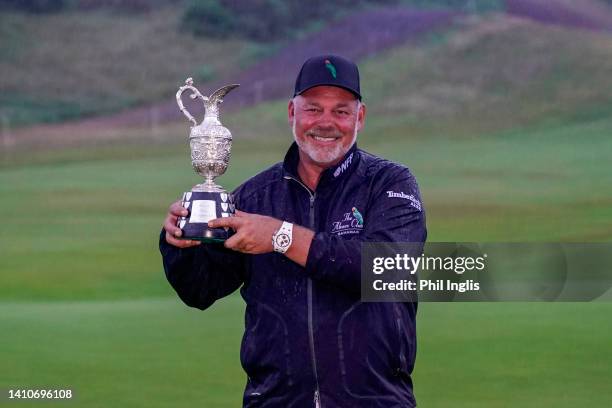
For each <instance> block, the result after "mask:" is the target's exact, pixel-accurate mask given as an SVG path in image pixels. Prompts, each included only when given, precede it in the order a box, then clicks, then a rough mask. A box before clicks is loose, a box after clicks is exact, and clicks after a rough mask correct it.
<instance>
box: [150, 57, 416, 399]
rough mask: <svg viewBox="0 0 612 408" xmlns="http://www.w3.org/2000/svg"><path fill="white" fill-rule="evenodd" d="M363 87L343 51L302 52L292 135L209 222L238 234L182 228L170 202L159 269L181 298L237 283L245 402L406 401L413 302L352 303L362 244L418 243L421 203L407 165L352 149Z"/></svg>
mask: <svg viewBox="0 0 612 408" xmlns="http://www.w3.org/2000/svg"><path fill="white" fill-rule="evenodd" d="M360 92H361V91H360V84H359V71H358V68H357V66H356V65H355V64H354V63H353V62H351V61H348V60H346V59H344V58H342V57H339V56H335V55H324V56H318V57H314V58H311V59H309V60H307V61H306V62H305V63H304V65H303V66H302V69H301V70H300V72H299V74H298V76H297V79H296V82H295V92H294V95H293V98H292V99H291V100H290V101H289V105H288V120H289V125H290V126H291V129H292V131H293V137H294V140H295V143H293V145H292V146H291V147H290V148H289V151H288V152H287V154H286V156H285V159H284V161H283V162H281V163H278V164H276V165H274V166H272V167H271V168H269V169H267V170H265V171H263V172H262V173H260V174H258V175H256V176H255V177H253V178H251V179H250V180H248V181H246V182H245V183H244V184H242V185H241V186H240V187H239V188H238V189H237V190H236V191H235V192H234V195H235V201H236V203H237V208H238V209H239V211H237V212H236V216H235V217H231V218H220V219H216V220H212V221H210V222H209V226H210V227H215V228H216V227H229V228H232V229H234V230H235V231H236V233H235V234H234V235H233V236H232V237H231V238H230V239H228V240H227V241H225V243H224V244H223V245H221V244H199V243H198V242H193V241H188V240H181V239H180V237H181V230H180V229H179V228H177V227H176V221H177V218H178V217H179V216H182V215H186V214H187V210H186V209H184V208H183V207H182V206H181V205H180V201H177V202H175V203H173V204H172V205H171V206H170V209H169V212H168V214H167V216H166V219H165V221H164V230H163V231H162V233H161V236H160V250H161V253H162V255H163V263H164V269H165V271H166V277H167V279H168V281H169V282H170V284H171V285H172V286H173V287H174V289H175V290H176V291H177V293H178V295H179V296H180V297H181V299H182V300H183V301H184V302H185V303H186V304H187V305H189V306H193V307H197V308H200V309H206V308H208V307H209V306H210V305H212V304H213V303H214V302H215V301H216V300H217V299H220V298H222V297H224V296H227V295H228V294H230V293H232V292H234V291H235V290H236V289H238V288H240V293H241V295H242V297H243V298H244V300H245V302H246V305H247V307H246V319H245V333H244V336H243V340H242V347H241V351H240V360H241V363H242V366H243V368H244V370H245V371H246V373H247V384H246V389H245V392H244V398H243V403H244V406H245V407H317V408H318V407H325V408H332V407H385V408H389V407H413V406H415V405H416V402H415V399H414V396H413V389H412V380H411V377H410V375H411V373H412V369H413V367H414V361H415V356H416V309H417V305H416V303H386V302H385V303H383V302H381V303H366V302H361V300H360V293H361V287H360V284H361V243H362V242H365V241H374V242H400V241H401V242H424V241H425V239H426V236H427V232H426V228H425V214H424V210H423V206H422V205H421V202H420V195H419V190H418V187H417V184H416V181H415V179H414V177H413V176H412V174H411V173H410V171H409V170H408V169H407V168H406V167H404V166H402V165H399V164H397V163H393V162H390V161H388V160H384V159H381V158H379V157H376V156H373V155H371V154H369V153H366V152H364V151H363V150H360V149H358V148H357V145H356V139H357V134H358V133H359V131H360V130H361V129H362V128H363V126H364V123H365V118H366V107H365V105H364V104H363V103H362V102H361V93H360ZM389 192H391V193H395V194H390V193H389ZM405 197H412V200H408V199H405Z"/></svg>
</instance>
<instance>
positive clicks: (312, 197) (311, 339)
mask: <svg viewBox="0 0 612 408" xmlns="http://www.w3.org/2000/svg"><path fill="white" fill-rule="evenodd" d="M285 179H289V180H294V181H295V182H297V183H298V184H299V185H300V186H302V187H304V189H305V190H306V191H307V192H308V195H309V196H310V212H309V221H310V228H312V229H313V230H315V213H314V204H315V198H316V193H312V192H311V191H310V189H309V188H308V187H306V186H305V185H304V184H303V183H302V182H301V181H299V180H298V179H296V178H293V177H290V176H285ZM307 296H308V342H309V343H310V357H311V359H312V374H313V375H314V379H315V391H314V397H313V401H314V406H315V408H322V407H321V394H320V392H319V376H318V375H317V358H316V354H315V347H314V329H313V323H312V279H310V277H308V290H307Z"/></svg>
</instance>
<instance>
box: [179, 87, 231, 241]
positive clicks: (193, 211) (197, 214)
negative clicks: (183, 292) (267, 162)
mask: <svg viewBox="0 0 612 408" xmlns="http://www.w3.org/2000/svg"><path fill="white" fill-rule="evenodd" d="M238 86H239V85H237V84H232V85H226V86H224V87H221V88H219V89H217V90H216V91H215V92H213V93H212V94H211V95H210V96H203V95H202V94H201V93H200V91H198V89H197V88H196V87H194V86H193V79H192V78H187V80H186V81H185V85H183V86H181V87H180V88H179V90H178V92H177V93H176V102H177V104H178V106H179V108H180V110H181V112H183V114H184V115H185V116H186V117H187V119H189V121H191V123H192V124H193V126H192V127H191V132H190V133H189V146H190V148H191V164H192V166H193V169H194V170H195V172H196V173H198V174H199V175H200V176H202V177H204V182H203V183H201V184H198V185H196V186H194V187H193V188H192V189H191V191H188V192H185V193H183V198H182V204H183V207H185V208H186V209H187V211H188V214H187V215H186V216H185V217H179V219H178V220H177V226H178V227H179V228H180V229H181V230H182V231H183V234H182V236H181V238H182V239H191V240H198V241H203V242H223V241H225V240H226V239H228V238H229V237H230V236H231V234H232V233H233V231H232V230H230V229H228V228H209V227H208V221H210V220H212V219H214V218H220V217H231V216H233V215H234V211H235V204H234V197H233V196H232V194H231V193H229V192H227V191H226V190H225V189H224V188H223V187H221V186H219V185H218V184H216V183H215V178H216V177H219V176H220V175H222V174H223V173H225V170H226V169H227V165H228V164H229V160H230V151H231V147H232V134H231V133H230V131H229V130H228V129H227V128H225V127H224V126H223V125H222V124H221V122H220V121H219V104H220V103H221V102H223V98H224V97H225V95H227V94H228V93H229V92H230V91H231V90H233V89H235V88H237V87H238ZM185 91H191V94H190V95H189V97H190V98H191V99H194V100H195V99H199V100H201V101H202V102H203V103H204V109H205V113H204V120H203V121H202V123H200V124H199V125H198V123H197V121H196V120H195V119H194V118H193V116H192V115H191V114H190V113H189V111H188V110H187V109H186V108H185V106H184V105H183V101H182V100H181V96H182V95H183V93H184V92H185Z"/></svg>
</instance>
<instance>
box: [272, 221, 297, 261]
mask: <svg viewBox="0 0 612 408" xmlns="http://www.w3.org/2000/svg"><path fill="white" fill-rule="evenodd" d="M292 242H293V224H291V223H290V222H287V221H283V225H281V227H280V228H279V229H278V231H276V232H275V233H274V235H272V246H273V247H274V251H275V252H279V253H281V254H284V253H285V252H287V250H288V249H289V247H290V246H291V243H292Z"/></svg>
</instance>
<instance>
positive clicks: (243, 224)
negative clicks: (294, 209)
mask: <svg viewBox="0 0 612 408" xmlns="http://www.w3.org/2000/svg"><path fill="white" fill-rule="evenodd" d="M282 224H283V222H282V221H281V220H277V219H276V218H272V217H268V216H265V215H259V214H250V213H247V212H243V211H238V210H236V215H235V216H234V217H225V218H216V219H214V220H210V221H209V222H208V226H209V227H211V228H223V227H228V228H231V229H233V230H234V231H236V233H235V234H234V235H232V237H230V238H229V239H228V240H226V241H225V243H224V245H225V247H226V248H229V249H233V250H234V251H239V252H243V253H245V254H265V253H267V252H272V251H273V250H274V247H273V246H272V235H274V233H275V232H276V231H278V229H279V228H280V227H281V225H282Z"/></svg>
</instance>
